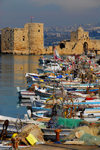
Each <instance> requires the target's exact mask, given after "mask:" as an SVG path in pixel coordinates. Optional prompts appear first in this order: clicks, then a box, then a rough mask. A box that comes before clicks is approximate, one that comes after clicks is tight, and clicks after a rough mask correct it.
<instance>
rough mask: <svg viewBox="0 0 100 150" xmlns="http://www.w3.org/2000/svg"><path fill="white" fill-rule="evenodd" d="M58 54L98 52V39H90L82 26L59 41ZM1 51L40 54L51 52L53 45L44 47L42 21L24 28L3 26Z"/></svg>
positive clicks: (99, 46) (99, 42) (28, 24)
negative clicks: (69, 36)
mask: <svg viewBox="0 0 100 150" xmlns="http://www.w3.org/2000/svg"><path fill="white" fill-rule="evenodd" d="M56 49H57V50H58V52H59V54H60V55H73V54H83V53H84V52H91V51H93V52H95V53H96V54H100V40H92V39H90V38H89V33H88V32H85V31H84V30H83V28H82V27H79V28H78V29H77V31H75V32H71V38H70V41H69V40H68V41H67V40H66V41H61V42H59V44H58V45H57V46H56ZM1 53H6V54H22V55H24V54H25V55H29V54H34V55H41V54H52V53H53V47H52V46H49V47H48V48H45V47H44V26H43V24H42V23H27V24H25V25H24V28H9V27H7V28H3V29H2V31H1Z"/></svg>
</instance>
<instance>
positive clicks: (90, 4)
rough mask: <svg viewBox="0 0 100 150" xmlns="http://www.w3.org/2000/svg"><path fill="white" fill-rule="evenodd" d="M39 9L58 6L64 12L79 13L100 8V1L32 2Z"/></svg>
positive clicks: (40, 0) (45, 0)
mask: <svg viewBox="0 0 100 150" xmlns="http://www.w3.org/2000/svg"><path fill="white" fill-rule="evenodd" d="M30 1H31V2H33V3H35V4H36V5H37V6H39V7H43V6H46V5H51V4H52V5H58V6H60V7H61V8H62V9H63V10H64V11H68V12H79V11H80V10H81V11H82V10H86V9H91V8H94V7H98V6H100V0H30Z"/></svg>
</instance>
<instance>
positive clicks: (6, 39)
mask: <svg viewBox="0 0 100 150" xmlns="http://www.w3.org/2000/svg"><path fill="white" fill-rule="evenodd" d="M13 49H14V30H13V29H11V28H4V29H2V31H1V52H4V53H13Z"/></svg>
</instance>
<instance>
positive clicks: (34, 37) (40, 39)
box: [24, 23, 44, 54]
mask: <svg viewBox="0 0 100 150" xmlns="http://www.w3.org/2000/svg"><path fill="white" fill-rule="evenodd" d="M24 28H25V31H27V39H28V41H27V44H28V45H27V48H28V50H29V54H42V51H43V49H44V31H43V24H42V23H28V24H25V26H24Z"/></svg>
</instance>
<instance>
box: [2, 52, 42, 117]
mask: <svg viewBox="0 0 100 150" xmlns="http://www.w3.org/2000/svg"><path fill="white" fill-rule="evenodd" d="M38 59H39V56H18V55H15V56H13V55H0V115H6V116H11V117H21V118H23V116H24V114H25V113H26V108H25V107H18V104H17V103H18V93H17V89H16V87H18V86H19V87H21V88H26V86H27V83H26V79H25V73H26V72H37V68H38V67H39V65H38Z"/></svg>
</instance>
